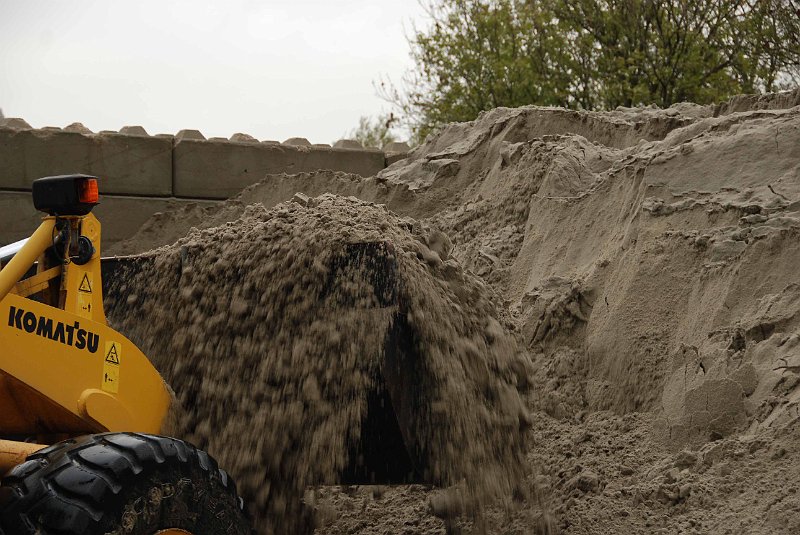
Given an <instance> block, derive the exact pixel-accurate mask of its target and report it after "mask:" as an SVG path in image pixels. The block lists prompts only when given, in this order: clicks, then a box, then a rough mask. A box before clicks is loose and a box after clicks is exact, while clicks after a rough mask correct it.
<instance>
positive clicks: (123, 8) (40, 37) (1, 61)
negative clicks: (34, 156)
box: [0, 0, 425, 143]
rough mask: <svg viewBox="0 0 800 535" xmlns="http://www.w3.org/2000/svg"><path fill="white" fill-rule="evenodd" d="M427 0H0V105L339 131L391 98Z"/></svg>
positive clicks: (249, 128) (101, 121) (61, 113)
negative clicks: (378, 89) (379, 91)
mask: <svg viewBox="0 0 800 535" xmlns="http://www.w3.org/2000/svg"><path fill="white" fill-rule="evenodd" d="M414 22H415V23H416V24H417V25H418V26H420V27H423V26H424V24H425V16H424V12H423V10H422V8H421V7H420V6H419V4H418V2H417V0H391V1H390V0H371V1H370V0H328V1H324V0H225V1H222V0H219V1H213V2H212V1H199V0H0V109H2V110H3V113H4V114H5V116H6V117H22V118H23V119H25V120H26V121H28V122H29V123H30V124H31V125H32V126H34V127H43V126H61V127H63V126H66V125H67V124H69V123H72V122H76V121H77V122H81V123H83V124H85V125H86V126H87V127H89V128H90V129H92V130H93V131H95V132H97V131H99V130H118V129H119V128H121V127H122V126H125V125H142V126H144V127H145V129H146V130H147V131H148V132H149V133H150V134H159V133H171V134H174V133H175V132H177V131H178V130H180V129H183V128H196V129H198V130H201V131H202V132H203V133H204V134H205V135H206V137H212V136H222V137H229V136H230V135H231V134H234V133H236V132H244V133H247V134H250V135H252V136H254V137H256V138H258V139H261V140H265V139H275V140H279V141H283V140H285V139H287V138H289V137H295V136H299V137H306V138H308V139H309V140H310V141H311V142H312V143H331V142H333V141H335V140H336V139H339V138H340V137H342V135H343V134H344V133H346V132H347V131H349V130H351V129H352V128H354V127H355V126H356V125H357V123H358V118H359V116H361V115H375V114H378V113H380V112H381V111H388V109H389V108H388V105H387V104H386V103H384V102H383V101H382V100H380V99H379V98H378V97H377V96H376V95H375V90H374V88H373V86H372V82H373V81H375V80H377V79H378V78H379V77H380V76H381V75H388V76H390V77H391V78H392V79H393V80H399V79H400V77H401V76H402V73H403V72H404V71H405V70H406V69H407V68H409V67H411V65H412V63H411V60H410V58H409V55H408V52H409V47H408V43H407V42H406V39H405V34H406V33H409V34H410V32H411V29H412V23H414Z"/></svg>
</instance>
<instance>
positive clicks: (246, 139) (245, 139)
mask: <svg viewBox="0 0 800 535" xmlns="http://www.w3.org/2000/svg"><path fill="white" fill-rule="evenodd" d="M231 141H236V142H237V143H258V140H257V139H256V138H254V137H253V136H251V135H250V134H242V133H241V132H237V133H236V134H233V135H232V136H231Z"/></svg>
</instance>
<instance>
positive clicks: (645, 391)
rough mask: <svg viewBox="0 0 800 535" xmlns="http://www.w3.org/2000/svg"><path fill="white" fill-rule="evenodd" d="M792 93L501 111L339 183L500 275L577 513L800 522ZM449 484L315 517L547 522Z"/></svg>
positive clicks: (565, 519)
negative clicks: (454, 503)
mask: <svg viewBox="0 0 800 535" xmlns="http://www.w3.org/2000/svg"><path fill="white" fill-rule="evenodd" d="M798 94H799V93H798V92H797V91H795V92H793V93H784V94H776V95H769V96H762V97H737V98H734V99H731V101H729V102H726V103H722V104H720V105H718V106H696V105H693V104H681V105H676V106H673V107H672V108H669V109H666V110H660V109H657V108H643V109H618V110H615V111H611V112H603V113H593V112H574V111H568V110H561V109H555V108H535V107H528V108H519V109H498V110H493V111H491V112H487V113H484V114H482V115H481V116H480V117H479V118H478V119H476V120H475V121H472V122H470V123H463V124H454V125H450V126H448V127H446V128H444V129H443V130H442V131H441V132H440V133H439V134H437V135H436V136H434V137H431V138H430V139H428V140H427V141H426V143H425V144H424V145H423V146H421V147H419V148H418V149H416V150H415V151H414V152H413V153H412V155H411V156H410V157H409V158H408V159H406V160H403V161H400V162H397V163H396V164H394V165H392V166H390V167H389V168H387V169H386V170H384V171H382V172H381V173H379V174H378V175H377V176H376V177H372V178H369V179H366V180H362V181H360V182H358V184H359V185H358V188H360V190H359V191H353V190H350V189H345V190H343V191H345V192H347V193H348V194H354V195H360V196H362V197H363V198H364V199H367V200H371V201H377V202H383V203H386V204H387V206H388V207H389V209H390V210H392V211H394V212H397V213H399V214H402V215H407V216H411V217H414V218H416V219H418V220H420V221H421V223H422V224H424V225H426V226H428V227H429V228H431V229H435V230H436V231H438V232H441V233H442V234H443V235H446V236H447V240H449V241H450V242H451V243H452V250H451V253H450V256H451V257H452V258H453V259H455V260H456V261H457V262H458V263H459V264H460V265H462V266H464V268H465V269H466V270H467V271H469V272H471V273H472V274H473V275H475V276H477V277H479V278H480V279H481V280H483V281H484V282H485V283H486V284H487V285H489V286H490V287H491V288H492V289H493V290H494V291H495V292H496V293H497V294H498V296H499V299H498V300H497V301H496V303H497V304H498V308H497V311H496V317H498V318H500V319H501V322H502V323H503V324H504V325H508V326H509V328H510V329H511V332H512V334H513V336H514V337H515V338H516V340H517V343H518V346H519V347H520V348H522V350H523V351H524V355H523V356H524V366H525V369H526V370H527V377H526V380H527V381H528V382H530V383H531V384H532V385H533V388H531V390H530V392H529V394H528V395H527V398H526V403H527V408H528V409H529V410H531V411H533V413H534V418H533V428H532V431H531V433H530V434H529V435H528V443H527V459H526V460H527V463H528V466H529V473H528V475H527V476H526V479H525V481H524V483H523V491H527V492H528V493H531V492H532V489H537V488H543V489H545V490H546V491H547V494H549V497H550V498H549V499H550V504H551V507H552V510H553V512H554V513H555V515H556V517H557V520H558V523H559V525H560V527H561V529H562V530H563V531H564V532H566V533H653V532H656V531H658V530H665V532H668V533H677V532H685V533H709V532H710V533H726V532H729V533H739V532H752V531H756V532H759V533H792V532H795V531H798V530H799V529H800V512H798V511H800V497H798V495H800V493H798V491H797V486H796V484H795V482H796V481H797V480H798V479H800V463H799V462H798V460H800V451H799V450H798V448H797V446H796V444H797V443H798V441H797V438H798V437H797V431H796V429H797V423H798V419H799V418H800V412H798V407H799V406H800V405H799V404H800V386H799V385H800V343H798V340H800V286H799V285H798V283H799V281H798V278H797V266H798V265H800V246H798V243H800V241H799V240H798V238H800V163H798V162H800V107H798V102H800V101H798V100H797V98H798ZM291 180H292V179H291V178H289V177H281V178H277V177H267V178H266V179H265V180H264V181H262V182H261V183H260V184H258V185H256V186H254V187H252V188H250V189H249V190H247V191H246V192H243V193H242V196H240V198H239V199H236V200H233V201H232V202H231V203H229V204H226V205H224V206H231V205H232V204H235V203H240V204H239V208H237V210H243V209H244V206H245V205H246V204H248V203H250V202H257V201H259V199H264V200H265V202H267V203H268V204H270V203H273V202H278V200H282V199H285V198H288V196H290V195H291V194H290V193H288V190H289V189H292V188H291V187H290V186H286V183H287V181H291ZM298 180H300V181H301V182H302V181H305V182H307V183H309V184H311V183H313V184H314V187H315V188H324V187H328V188H329V191H332V192H338V191H339V190H338V189H337V188H339V187H341V186H342V181H343V180H345V178H344V177H342V176H339V175H335V174H331V173H327V172H321V173H315V174H310V175H308V176H305V177H302V178H298ZM299 183H300V182H298V184H299ZM277 185H280V188H283V189H286V190H287V192H282V189H281V191H279V189H280V188H279V189H276V188H277V187H278V186H277ZM351 187H354V186H352V185H351V184H349V183H348V184H347V185H346V188H351ZM297 190H298V191H303V189H302V188H300V187H298V188H297ZM315 191H318V190H315ZM282 195H283V197H281V196H282ZM245 199H246V200H245ZM218 214H223V212H222V211H220V212H218ZM237 214H238V212H237ZM220 217H223V218H224V217H226V216H225V215H220ZM387 217H390V216H387ZM151 230H152V231H157V230H158V225H154V226H152V227H151ZM186 230H188V228H187V229H186ZM156 236H157V232H153V233H152V235H151V238H152V239H151V240H150V241H147V240H143V241H141V242H140V243H139V244H138V246H139V248H140V250H145V249H146V248H147V247H150V246H156V245H161V244H162V243H163V242H159V241H158V238H157V237H156ZM442 241H444V239H443V240H442ZM438 492H439V491H431V490H426V489H424V488H419V487H400V488H393V489H388V490H386V491H385V492H384V491H380V492H378V493H377V494H376V493H375V492H373V491H371V490H369V489H355V490H354V489H347V488H341V489H339V488H332V487H327V488H324V489H321V490H320V493H321V494H320V496H321V497H319V499H318V507H320V508H328V509H329V510H330V511H332V513H331V515H332V518H335V520H334V521H332V523H331V524H329V525H328V526H327V527H326V529H325V530H321V531H320V533H350V532H356V533H381V532H384V531H387V530H388V531H401V530H402V529H405V528H402V525H401V524H399V523H398V522H400V521H401V520H402V522H403V523H407V524H406V525H410V526H413V527H412V528H410V532H412V533H442V532H444V531H445V530H446V529H448V530H450V531H451V532H454V531H456V530H457V529H463V530H465V531H467V532H469V531H473V530H476V529H480V528H481V527H483V528H486V529H487V530H488V531H489V532H491V533H530V532H532V531H535V530H537V529H538V530H543V529H544V528H545V527H546V526H542V518H543V517H542V514H541V508H539V507H538V505H537V504H535V503H533V502H532V501H529V500H525V499H521V501H519V502H517V503H516V504H513V505H512V506H505V507H499V508H497V509H495V510H490V511H489V512H487V513H486V514H485V515H484V516H483V517H482V519H481V520H480V522H479V523H475V522H474V519H469V518H453V515H452V514H451V513H450V512H448V511H443V510H442V508H440V507H438V506H437V504H438V503H439V502H438V501H437V500H438V496H439V493H438ZM522 494H523V495H524V494H525V492H523V493H522ZM444 509H447V508H444ZM434 513H435V514H437V515H438V516H440V517H443V518H445V520H446V521H447V522H446V523H447V524H448V526H449V527H445V523H442V522H439V523H437V522H435V520H436V519H435V518H432V516H431V515H432V514H434ZM455 516H456V517H457V514H456V515H455ZM398 526H399V527H398Z"/></svg>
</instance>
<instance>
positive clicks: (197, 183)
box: [173, 139, 385, 199]
mask: <svg viewBox="0 0 800 535" xmlns="http://www.w3.org/2000/svg"><path fill="white" fill-rule="evenodd" d="M173 150H174V152H173V161H174V164H173V169H174V177H173V178H174V182H173V184H174V186H173V187H174V192H175V195H176V196H178V197H196V198H205V199H226V198H228V197H231V196H232V195H235V194H236V193H238V192H239V191H241V190H242V189H244V188H246V187H247V186H249V185H251V184H254V183H256V182H258V181H259V180H261V179H262V178H264V176H266V175H267V174H280V173H289V174H294V173H301V172H305V171H316V170H318V169H330V170H333V171H344V172H348V173H356V174H359V175H361V176H365V177H366V176H372V175H374V174H375V173H377V172H378V171H380V170H381V169H383V167H384V165H385V161H384V155H383V152H381V151H370V150H363V149H362V150H352V149H334V148H326V147H309V146H297V147H294V146H288V145H269V144H265V143H259V144H249V143H222V142H212V141H195V140H185V139H184V140H180V141H178V142H176V143H175V147H174V149H173Z"/></svg>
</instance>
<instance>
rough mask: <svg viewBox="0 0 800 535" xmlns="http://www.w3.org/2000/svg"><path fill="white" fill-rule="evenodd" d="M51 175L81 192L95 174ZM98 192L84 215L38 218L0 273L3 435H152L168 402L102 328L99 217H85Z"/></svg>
mask: <svg viewBox="0 0 800 535" xmlns="http://www.w3.org/2000/svg"><path fill="white" fill-rule="evenodd" d="M53 178H55V179H61V182H64V183H69V182H70V180H69V179H72V180H73V182H74V184H73V185H72V186H71V187H74V188H77V189H78V190H80V188H85V187H87V186H85V183H86V182H87V181H91V180H93V177H86V176H82V175H75V176H70V177H53ZM37 182H39V181H37ZM61 182H59V183H58V184H57V187H63V186H64V185H63V184H62V183H61ZM34 185H35V186H36V183H34ZM51 186H52V185H51ZM67 187H70V186H69V184H67ZM88 187H91V186H88ZM96 191H97V190H96V182H94V197H92V196H91V195H89V196H86V197H81V198H80V201H81V203H82V205H83V208H84V209H85V208H87V206H88V209H87V210H78V211H79V212H80V211H86V213H85V214H78V215H74V214H68V215H48V216H46V217H44V219H43V221H42V224H41V225H40V227H39V228H38V229H37V230H36V231H35V232H34V233H33V235H32V236H31V237H30V238H29V239H28V240H27V242H26V243H25V244H24V245H23V246H22V247H21V249H19V250H18V251H17V252H16V253H15V254H14V256H13V258H11V260H10V261H9V262H8V263H7V265H5V266H3V267H2V269H1V270H0V434H2V435H6V436H9V435H12V436H27V437H30V436H34V437H39V438H37V439H38V440H40V441H41V440H45V441H49V440H48V439H51V438H53V437H55V438H58V437H63V436H74V435H76V434H80V433H87V432H100V431H134V432H144V433H158V432H159V431H160V428H161V424H162V421H163V419H164V417H165V415H166V413H167V410H168V408H169V405H170V402H171V395H170V393H169V390H168V388H167V386H166V385H165V383H164V381H163V379H162V378H161V376H160V375H159V373H158V372H157V371H156V369H155V368H154V367H153V365H152V364H151V363H150V361H149V360H148V359H147V357H145V356H144V354H142V352H141V351H140V350H139V349H138V348H137V347H136V346H135V345H134V344H133V343H132V342H131V341H130V340H128V339H127V338H126V337H124V336H123V335H122V334H120V333H118V332H117V331H115V330H114V329H112V328H110V327H109V326H108V325H107V324H106V318H105V313H104V310H103V296H102V280H101V271H100V222H99V221H98V220H97V219H96V218H95V217H94V216H93V215H92V214H91V213H90V210H91V207H93V205H94V204H96V203H97V198H96ZM79 193H80V194H81V195H83V193H84V192H83V190H80V191H79ZM89 193H90V194H91V192H89ZM34 200H35V201H36V190H35V189H34ZM79 204H80V203H79ZM37 208H39V209H45V211H47V210H46V208H48V207H47V206H45V207H44V208H42V207H39V206H37ZM59 251H61V253H59ZM54 257H55V259H54ZM34 266H35V267H34ZM33 269H35V273H33V274H31V271H32V270H33ZM26 274H28V276H27V277H26ZM0 449H2V448H0Z"/></svg>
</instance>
